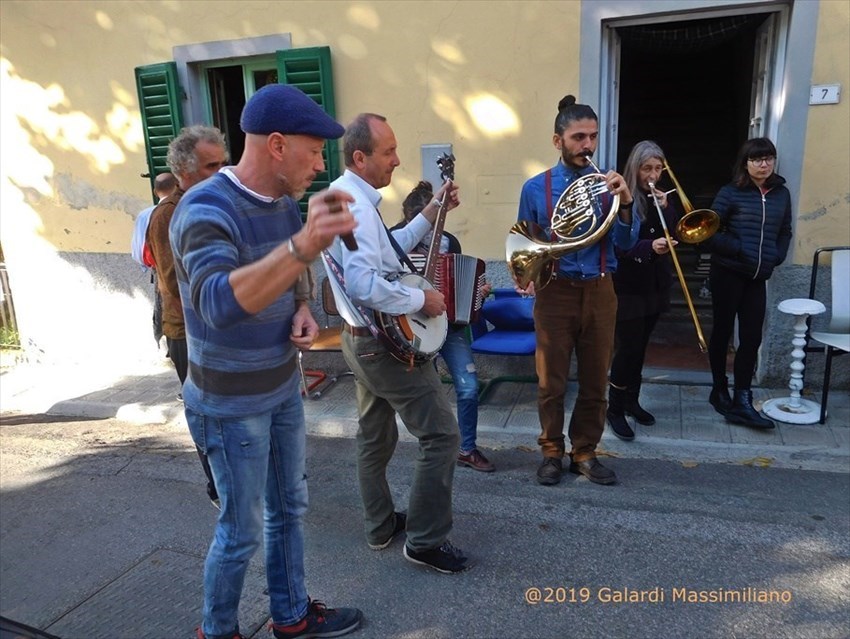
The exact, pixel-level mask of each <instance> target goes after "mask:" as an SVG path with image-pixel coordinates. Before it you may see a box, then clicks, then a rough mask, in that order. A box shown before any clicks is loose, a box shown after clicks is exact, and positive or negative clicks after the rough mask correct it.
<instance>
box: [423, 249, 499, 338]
mask: <svg viewBox="0 0 850 639" xmlns="http://www.w3.org/2000/svg"><path fill="white" fill-rule="evenodd" d="M409 257H410V259H411V261H412V262H413V264H414V266H416V268H418V269H420V271H421V270H422V269H424V267H425V256H424V255H418V254H410V255H409ZM484 269H485V264H484V260H480V259H478V258H477V257H472V256H471V255H460V254H458V253H442V254H440V255H438V256H437V267H436V270H435V272H434V281H433V282H432V284H433V285H434V288H436V289H437V290H438V291H440V293H442V294H443V297H445V299H446V315H447V317H448V320H449V322H450V323H451V324H472V323H474V322H476V321H477V320H478V314H479V313H480V312H481V304H482V303H483V301H484V296H483V295H482V292H481V291H482V288H483V286H484Z"/></svg>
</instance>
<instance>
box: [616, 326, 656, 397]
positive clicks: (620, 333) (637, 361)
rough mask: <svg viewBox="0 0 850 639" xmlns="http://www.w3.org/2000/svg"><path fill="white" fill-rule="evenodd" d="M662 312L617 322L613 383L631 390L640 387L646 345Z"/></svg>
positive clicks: (636, 389)
mask: <svg viewBox="0 0 850 639" xmlns="http://www.w3.org/2000/svg"><path fill="white" fill-rule="evenodd" d="M659 316H660V314H659V313H655V314H654V315H644V316H643V317H634V318H632V319H628V320H621V321H619V322H617V326H616V328H615V329H614V359H613V360H612V361H611V373H610V376H609V379H610V381H611V384H613V385H614V386H616V387H618V388H625V389H628V390H631V391H638V390H639V389H640V382H641V374H642V371H643V361H644V359H645V358H646V347H647V345H648V344H649V338H650V336H651V335H652V331H653V330H654V329H655V325H656V324H657V323H658V318H659Z"/></svg>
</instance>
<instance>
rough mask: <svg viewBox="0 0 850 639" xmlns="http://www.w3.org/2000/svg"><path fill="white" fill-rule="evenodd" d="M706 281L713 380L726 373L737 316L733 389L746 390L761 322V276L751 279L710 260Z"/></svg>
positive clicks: (763, 302) (763, 301) (764, 300)
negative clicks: (709, 293)
mask: <svg viewBox="0 0 850 639" xmlns="http://www.w3.org/2000/svg"><path fill="white" fill-rule="evenodd" d="M709 284H710V286H711V310H712V312H713V315H714V317H713V320H714V325H713V327H712V330H711V338H710V339H709V342H708V360H709V362H710V363H711V376H712V378H713V380H714V383H715V384H720V383H722V382H723V380H724V379H725V377H726V354H727V353H728V351H729V340H730V339H731V338H732V332H733V331H734V329H735V318H737V319H738V343H739V344H738V348H737V350H736V351H735V363H734V365H733V372H734V375H735V390H750V388H751V386H752V383H753V375H754V374H755V370H756V358H757V357H758V350H759V347H760V346H761V340H762V329H763V326H764V313H765V306H766V304H767V292H766V287H765V280H754V279H752V278H750V277H747V276H745V275H743V274H741V273H737V272H735V271H731V270H729V269H726V268H723V267H722V266H717V265H715V264H712V265H711V271H710V274H709Z"/></svg>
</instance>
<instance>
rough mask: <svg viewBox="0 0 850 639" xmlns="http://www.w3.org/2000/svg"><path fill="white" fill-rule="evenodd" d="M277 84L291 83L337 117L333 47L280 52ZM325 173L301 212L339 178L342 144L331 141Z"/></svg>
mask: <svg viewBox="0 0 850 639" xmlns="http://www.w3.org/2000/svg"><path fill="white" fill-rule="evenodd" d="M277 74H278V82H280V83H281V84H291V85H293V86H296V87H298V88H299V89H301V90H302V91H303V92H304V93H306V94H307V95H309V96H310V97H311V98H313V99H314V100H315V101H316V102H317V103H318V104H319V106H321V107H322V108H323V109H324V110H325V113H327V114H328V115H330V116H331V117H332V118H336V104H335V101H334V86H333V70H332V68H331V49H330V47H311V48H306V49H286V50H283V51H278V52H277ZM323 159H324V161H325V171H324V172H323V173H319V174H318V175H317V176H316V179H315V180H314V181H313V185H312V186H311V187H310V189H309V190H308V191H307V194H306V195H305V196H304V197H303V198H302V200H301V201H300V202H299V203H298V204H299V205H300V206H301V213H302V214H306V213H307V199H308V198H309V197H310V196H311V195H312V194H313V193H316V192H317V191H321V190H322V189H326V188H328V185H329V184H330V183H331V182H332V181H333V180H335V179H336V178H338V177H339V174H340V161H339V142H338V141H337V140H328V141H327V142H326V143H325V149H324V152H323Z"/></svg>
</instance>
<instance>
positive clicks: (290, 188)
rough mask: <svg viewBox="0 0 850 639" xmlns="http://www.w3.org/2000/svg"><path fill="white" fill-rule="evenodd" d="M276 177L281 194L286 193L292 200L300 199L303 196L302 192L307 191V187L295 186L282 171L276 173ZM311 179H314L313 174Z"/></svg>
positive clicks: (311, 181)
mask: <svg viewBox="0 0 850 639" xmlns="http://www.w3.org/2000/svg"><path fill="white" fill-rule="evenodd" d="M276 177H277V181H278V184H279V185H280V191H281V195H288V196H289V197H291V198H292V199H293V200H300V199H301V198H302V197H304V194H305V193H307V187H302V188H296V187H295V186H294V185H293V184H292V181H291V180H290V179H289V178H288V177H286V176H285V175H284V174H283V173H278V174H277V176H276ZM313 179H315V176H313ZM312 183H313V180H312V179H311V180H310V184H312Z"/></svg>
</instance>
